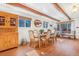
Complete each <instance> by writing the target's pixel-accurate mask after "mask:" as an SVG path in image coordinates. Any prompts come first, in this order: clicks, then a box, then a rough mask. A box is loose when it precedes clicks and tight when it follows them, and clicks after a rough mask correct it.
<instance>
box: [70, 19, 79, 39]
mask: <svg viewBox="0 0 79 59" xmlns="http://www.w3.org/2000/svg"><path fill="white" fill-rule="evenodd" d="M77 27H78V28H77ZM71 30H72V32H73V31H74V30H75V31H76V38H77V39H79V20H78V19H74V21H73V22H72V25H71Z"/></svg>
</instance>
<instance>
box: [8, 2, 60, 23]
mask: <svg viewBox="0 0 79 59" xmlns="http://www.w3.org/2000/svg"><path fill="white" fill-rule="evenodd" d="M7 4H9V5H13V6H16V7H20V8H23V9H25V10H28V11H31V12H33V13H35V14H38V15H41V16H45V17H47V18H50V19H52V20H55V21H57V22H59V21H60V20H58V19H56V18H53V17H51V16H49V15H46V14H44V13H41V12H39V11H37V10H35V9H32V8H30V7H28V6H26V5H23V4H21V3H7Z"/></svg>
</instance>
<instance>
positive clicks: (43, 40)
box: [40, 32, 47, 47]
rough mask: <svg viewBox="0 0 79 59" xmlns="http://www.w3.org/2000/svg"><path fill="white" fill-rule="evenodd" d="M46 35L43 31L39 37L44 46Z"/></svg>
mask: <svg viewBox="0 0 79 59" xmlns="http://www.w3.org/2000/svg"><path fill="white" fill-rule="evenodd" d="M46 35H47V33H46V32H43V33H42V34H40V39H41V41H42V46H44V47H45V46H46V45H47V40H46Z"/></svg>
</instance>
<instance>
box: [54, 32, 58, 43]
mask: <svg viewBox="0 0 79 59" xmlns="http://www.w3.org/2000/svg"><path fill="white" fill-rule="evenodd" d="M57 34H58V33H57V32H56V31H55V32H54V42H55V41H57Z"/></svg>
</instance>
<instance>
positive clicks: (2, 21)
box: [0, 16, 5, 26]
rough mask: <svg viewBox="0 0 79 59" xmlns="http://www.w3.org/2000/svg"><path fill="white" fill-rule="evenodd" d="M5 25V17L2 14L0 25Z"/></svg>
mask: <svg viewBox="0 0 79 59" xmlns="http://www.w3.org/2000/svg"><path fill="white" fill-rule="evenodd" d="M3 25H5V17H4V16H0V26H3Z"/></svg>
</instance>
